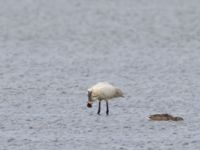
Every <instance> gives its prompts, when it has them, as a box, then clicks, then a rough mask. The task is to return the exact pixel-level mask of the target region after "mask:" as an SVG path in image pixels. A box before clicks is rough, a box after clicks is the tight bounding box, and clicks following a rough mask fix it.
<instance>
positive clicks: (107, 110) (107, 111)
mask: <svg viewBox="0 0 200 150" xmlns="http://www.w3.org/2000/svg"><path fill="white" fill-rule="evenodd" d="M106 114H107V115H109V107H108V101H107V100H106Z"/></svg>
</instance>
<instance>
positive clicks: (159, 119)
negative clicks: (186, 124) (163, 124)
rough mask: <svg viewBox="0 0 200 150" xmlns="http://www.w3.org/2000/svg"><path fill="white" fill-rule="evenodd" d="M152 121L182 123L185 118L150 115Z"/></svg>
mask: <svg viewBox="0 0 200 150" xmlns="http://www.w3.org/2000/svg"><path fill="white" fill-rule="evenodd" d="M149 118H150V120H154V121H169V120H172V121H182V120H183V118H182V117H175V116H172V115H170V114H154V115H150V116H149Z"/></svg>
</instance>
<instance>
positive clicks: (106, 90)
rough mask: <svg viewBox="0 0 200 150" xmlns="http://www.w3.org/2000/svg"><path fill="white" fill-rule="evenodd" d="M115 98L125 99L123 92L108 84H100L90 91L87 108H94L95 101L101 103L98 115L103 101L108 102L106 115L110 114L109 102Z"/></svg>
mask: <svg viewBox="0 0 200 150" xmlns="http://www.w3.org/2000/svg"><path fill="white" fill-rule="evenodd" d="M115 97H123V92H122V91H121V90H120V89H119V88H117V87H114V86H113V85H111V84H110V83H108V82H99V83H97V84H95V85H94V86H92V87H91V88H89V89H88V101H87V107H92V104H93V102H94V101H96V100H98V101H99V108H98V112H97V114H100V111H101V101H102V100H105V101H106V107H107V109H106V114H107V115H108V114H109V108H108V100H110V99H112V98H115Z"/></svg>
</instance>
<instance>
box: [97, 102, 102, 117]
mask: <svg viewBox="0 0 200 150" xmlns="http://www.w3.org/2000/svg"><path fill="white" fill-rule="evenodd" d="M100 111H101V101H99V109H98V112H97V114H98V115H100Z"/></svg>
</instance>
